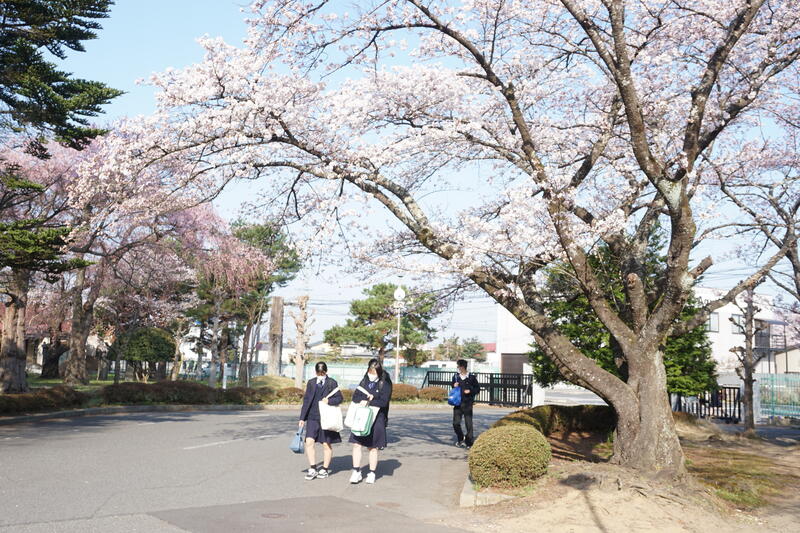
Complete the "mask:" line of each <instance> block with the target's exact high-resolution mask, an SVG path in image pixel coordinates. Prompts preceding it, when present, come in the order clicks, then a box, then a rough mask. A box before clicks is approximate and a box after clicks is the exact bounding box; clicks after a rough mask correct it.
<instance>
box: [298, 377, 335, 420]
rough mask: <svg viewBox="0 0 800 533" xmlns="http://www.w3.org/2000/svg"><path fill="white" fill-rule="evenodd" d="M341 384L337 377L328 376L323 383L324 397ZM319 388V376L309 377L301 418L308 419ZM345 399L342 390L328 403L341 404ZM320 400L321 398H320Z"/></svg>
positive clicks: (329, 399)
mask: <svg viewBox="0 0 800 533" xmlns="http://www.w3.org/2000/svg"><path fill="white" fill-rule="evenodd" d="M338 386H339V384H338V383H337V382H336V380H335V379H333V378H332V377H330V376H328V377H326V378H325V384H324V385H322V398H324V397H325V396H327V395H328V394H330V393H331V391H332V390H333V389H335V388H336V387H338ZM316 388H317V378H316V377H314V379H309V380H308V382H306V393H305V395H304V396H303V407H302V408H301V409H300V420H307V419H308V412H309V411H310V410H311V402H312V401H314V393H315V392H316ZM343 400H344V396H342V391H339V392H337V393H336V394H334V395H333V396H331V397H330V398H328V405H339V404H340V403H342V401H343ZM318 401H319V400H318Z"/></svg>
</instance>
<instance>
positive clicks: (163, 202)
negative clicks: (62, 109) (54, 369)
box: [64, 134, 205, 384]
mask: <svg viewBox="0 0 800 533" xmlns="http://www.w3.org/2000/svg"><path fill="white" fill-rule="evenodd" d="M124 142H125V141H124V134H121V135H117V136H108V137H104V138H102V139H100V140H96V141H95V142H94V143H93V144H92V146H90V147H89V148H87V149H85V150H84V151H83V152H81V154H82V156H83V157H81V159H80V160H79V162H78V164H77V165H76V169H75V173H74V177H73V179H72V180H70V181H69V183H68V184H67V186H66V189H67V193H68V196H69V201H70V204H71V206H72V210H71V220H70V223H71V225H72V226H73V227H75V230H74V231H73V233H72V235H71V243H70V251H71V252H72V254H73V255H74V256H75V257H77V258H78V259H84V260H89V261H91V262H92V263H93V264H92V265H91V266H90V267H88V268H85V269H81V270H79V271H77V272H76V275H75V278H74V282H73V290H72V294H71V299H72V317H71V332H70V355H69V359H68V360H67V364H66V368H65V376H64V381H65V383H68V384H76V383H82V382H86V380H87V375H86V341H87V339H88V336H89V334H90V333H91V330H92V326H93V320H94V310H95V305H96V304H97V301H98V299H99V298H100V296H101V294H102V291H103V287H104V286H106V284H108V283H109V282H110V280H111V279H112V273H113V272H114V271H115V269H117V268H118V265H119V264H120V263H121V262H123V261H125V258H126V257H127V256H128V254H131V253H133V252H134V251H135V250H136V249H138V248H142V247H149V246H152V245H154V244H155V243H157V242H159V241H161V240H163V239H166V238H175V237H177V236H178V235H182V234H187V232H195V233H196V230H195V228H194V224H195V222H196V218H195V217H194V216H193V214H192V212H191V210H192V208H194V207H196V206H197V205H199V204H200V203H202V202H203V201H204V200H205V199H204V198H200V197H199V196H197V195H193V194H191V191H188V190H187V191H186V192H185V193H184V192H182V191H180V190H178V191H176V190H173V189H172V188H171V187H170V186H169V180H170V177H171V176H172V175H175V174H180V173H184V172H187V167H188V166H189V163H180V164H179V163H177V162H174V161H173V162H162V163H158V164H154V165H150V166H148V167H147V168H137V169H132V168H130V167H118V168H115V169H113V171H111V172H108V171H105V172H103V173H102V174H100V169H101V168H105V167H104V165H105V161H106V160H107V158H108V157H109V154H110V153H112V152H113V151H118V150H119V149H120V148H119V145H120V143H122V144H124ZM182 164H183V165H186V166H181V165H182ZM185 237H186V235H184V238H185ZM196 239H197V238H196V237H195V238H194V240H195V241H196Z"/></svg>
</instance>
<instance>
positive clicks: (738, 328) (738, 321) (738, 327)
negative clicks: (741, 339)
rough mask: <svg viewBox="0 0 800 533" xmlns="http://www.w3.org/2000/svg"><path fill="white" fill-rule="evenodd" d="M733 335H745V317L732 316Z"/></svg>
mask: <svg viewBox="0 0 800 533" xmlns="http://www.w3.org/2000/svg"><path fill="white" fill-rule="evenodd" d="M731 333H738V334H740V335H744V317H743V316H742V315H731Z"/></svg>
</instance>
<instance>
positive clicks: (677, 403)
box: [672, 387, 742, 423]
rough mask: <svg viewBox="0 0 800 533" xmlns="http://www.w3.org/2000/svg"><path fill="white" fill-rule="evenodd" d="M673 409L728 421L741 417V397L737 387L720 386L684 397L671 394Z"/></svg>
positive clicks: (701, 416)
mask: <svg viewBox="0 0 800 533" xmlns="http://www.w3.org/2000/svg"><path fill="white" fill-rule="evenodd" d="M672 410H673V411H681V412H684V413H689V414H690V415H692V416H695V417H697V418H718V419H721V420H724V421H725V422H728V423H731V422H732V423H738V422H739V421H740V420H741V419H742V397H741V391H740V390H739V387H720V388H719V389H718V390H716V391H712V392H704V393H703V394H700V395H698V396H689V397H688V398H684V397H683V396H681V395H680V394H676V395H674V396H673V402H672Z"/></svg>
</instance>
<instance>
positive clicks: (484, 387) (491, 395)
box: [422, 370, 533, 407]
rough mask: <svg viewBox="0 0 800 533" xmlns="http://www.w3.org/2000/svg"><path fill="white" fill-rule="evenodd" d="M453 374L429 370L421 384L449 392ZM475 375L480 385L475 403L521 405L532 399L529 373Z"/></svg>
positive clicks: (486, 373) (527, 403) (528, 403)
mask: <svg viewBox="0 0 800 533" xmlns="http://www.w3.org/2000/svg"><path fill="white" fill-rule="evenodd" d="M453 374H455V372H453V371H446V370H444V371H443V370H429V371H428V374H427V375H426V376H425V380H424V381H423V382H422V386H423V387H425V386H430V387H442V388H445V389H447V391H448V392H449V391H450V389H452V387H453V381H452V380H453ZM475 377H477V378H478V383H479V384H480V386H481V391H480V392H479V393H478V396H477V398H475V402H476V403H488V404H490V405H503V406H510V407H523V406H527V405H531V403H532V401H533V394H532V393H533V376H532V375H530V374H492V373H489V372H478V373H476V374H475Z"/></svg>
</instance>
